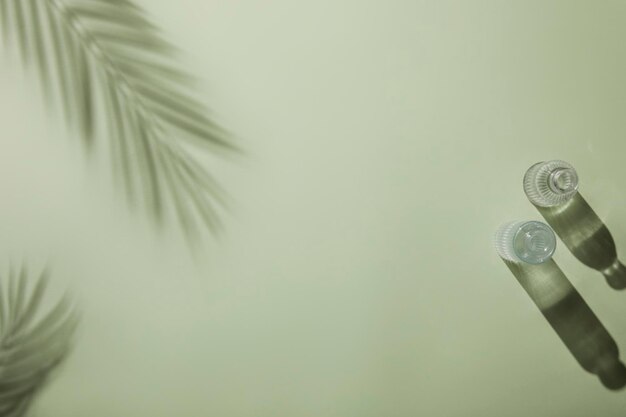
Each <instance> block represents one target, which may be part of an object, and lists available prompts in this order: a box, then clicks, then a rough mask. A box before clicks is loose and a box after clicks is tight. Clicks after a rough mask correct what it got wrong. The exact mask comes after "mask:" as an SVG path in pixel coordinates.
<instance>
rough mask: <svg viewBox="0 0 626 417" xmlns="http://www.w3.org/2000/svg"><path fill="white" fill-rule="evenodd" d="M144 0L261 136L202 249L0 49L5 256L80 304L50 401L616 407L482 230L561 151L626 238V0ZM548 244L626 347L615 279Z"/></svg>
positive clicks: (212, 406) (91, 409) (174, 412)
mask: <svg viewBox="0 0 626 417" xmlns="http://www.w3.org/2000/svg"><path fill="white" fill-rule="evenodd" d="M141 3H142V4H143V5H144V6H145V7H146V8H147V9H148V10H149V11H150V12H151V15H152V16H153V17H154V18H155V20H156V21H157V23H158V24H159V25H160V26H162V27H163V28H164V29H165V31H166V35H167V36H166V37H167V38H168V39H169V40H171V41H172V42H173V43H174V44H176V45H179V46H181V47H182V48H183V50H184V51H186V54H185V55H184V56H183V58H181V63H182V64H183V65H188V69H189V71H190V72H192V73H194V74H197V75H198V76H199V77H200V78H201V79H202V80H203V81H204V82H203V84H201V87H200V88H199V92H200V93H201V96H202V97H203V99H205V100H206V103H207V104H209V105H210V107H211V108H212V109H213V111H214V113H213V115H214V116H215V118H216V120H217V121H218V122H220V123H221V124H223V125H225V126H227V127H228V128H229V129H230V130H231V131H232V132H234V134H235V135H236V136H237V138H239V139H240V142H241V147H242V148H243V149H245V150H246V152H247V154H246V155H245V156H244V157H240V158H234V159H233V160H230V161H224V160H218V161H217V162H215V163H214V165H213V166H215V167H216V168H215V172H216V174H217V176H218V177H219V179H220V181H221V183H222V185H223V186H224V188H225V189H227V190H228V191H229V192H230V194H231V195H232V196H233V200H234V203H233V208H232V210H231V213H230V215H229V216H227V217H226V218H225V219H224V222H225V232H224V234H223V235H222V237H220V238H219V239H218V240H216V241H215V242H213V243H211V244H209V245H208V247H207V249H206V251H205V252H206V256H204V258H205V259H204V261H203V262H201V263H200V264H199V265H196V264H194V262H193V261H192V259H191V258H190V256H189V255H188V251H187V248H186V246H185V243H184V241H183V239H182V238H180V237H179V236H178V235H176V234H175V233H174V232H171V231H168V230H165V231H164V232H159V233H157V232H155V231H154V228H153V227H152V225H151V224H150V222H149V221H148V219H143V218H142V217H141V214H136V215H134V216H133V215H129V214H128V212H127V210H126V209H125V207H124V205H123V203H122V202H121V201H120V199H118V198H115V197H116V195H117V194H116V193H115V191H114V190H113V187H112V186H111V185H110V184H109V180H108V177H109V176H108V172H107V170H109V165H108V163H107V162H106V161H105V160H101V158H100V155H101V154H95V155H96V156H95V157H93V158H92V159H91V160H90V161H89V162H88V163H86V162H85V159H84V158H83V155H82V151H81V149H80V147H79V146H76V143H73V142H78V140H79V139H76V140H74V141H72V140H68V137H71V136H70V135H68V133H67V131H66V130H65V128H64V126H63V121H62V118H61V117H59V116H60V115H59V114H57V115H55V116H50V115H49V114H48V113H47V111H46V107H45V106H44V105H43V104H42V101H41V98H40V96H39V92H38V91H39V89H38V88H37V85H36V83H37V81H36V80H37V78H36V74H35V73H30V74H25V73H24V72H23V71H22V69H21V67H20V65H19V55H18V54H17V53H15V52H13V53H10V54H5V53H2V54H0V57H1V58H0V59H1V60H2V61H1V66H0V124H1V126H2V134H1V135H0V196H1V201H2V203H1V204H0V253H3V254H7V255H6V257H7V258H9V257H13V255H15V256H21V255H23V254H24V253H28V254H30V253H33V252H34V253H35V254H40V255H41V256H42V257H50V258H53V259H55V262H56V264H55V266H56V271H57V272H56V273H55V277H56V278H59V279H57V280H56V281H55V286H58V287H59V289H60V288H64V287H70V288H72V289H73V291H74V292H75V295H76V298H77V299H79V300H80V301H81V304H82V310H83V314H84V318H83V321H82V325H81V329H80V331H79V332H78V335H77V338H78V342H77V345H76V348H75V350H74V352H73V354H72V356H71V357H70V359H69V361H68V362H67V364H66V365H65V366H64V368H63V369H62V372H61V373H60V374H59V376H58V378H57V379H56V380H55V381H54V384H51V385H50V387H49V388H48V389H47V390H46V391H45V393H44V395H43V396H42V397H41V398H40V400H39V401H38V403H37V404H36V409H35V410H34V411H36V415H41V416H49V417H57V416H58V417H84V416H89V417H111V416H120V417H121V416H123V417H144V416H145V417H147V416H150V417H165V416H167V417H171V416H181V417H186V416H224V417H260V416H268V417H282V416H285V417H287V416H288V417H309V416H310V417H322V416H323V417H349V416H354V417H381V416H385V417H396V416H398V417H413V416H429V417H430V416H432V417H439V416H441V417H448V416H463V417H474V416H476V417H491V416H494V417H496V416H497V417H500V416H507V417H508V416H512V417H517V416H520V417H527V416H533V417H554V416H568V417H577V416H580V417H587V416H591V415H601V416H603V417H613V416H614V417H623V415H624V410H626V397H625V395H626V393H625V392H618V393H613V392H609V391H607V390H606V389H605V388H603V387H602V386H601V384H600V383H599V382H598V380H597V378H595V377H594V376H592V375H590V374H587V373H586V372H585V371H583V370H582V368H581V367H580V366H579V365H578V364H577V363H576V361H575V360H574V359H573V357H572V356H571V355H570V354H569V352H568V351H567V350H566V348H565V346H564V345H563V344H562V343H561V341H560V340H559V339H558V337H557V336H556V334H555V333H554V332H553V330H552V329H551V328H550V327H549V325H548V324H547V322H546V321H545V319H544V318H543V316H542V315H541V313H540V312H539V311H538V310H537V308H536V307H535V305H534V304H533V303H532V301H531V300H530V299H529V297H528V295H527V294H526V293H525V292H524V290H523V289H522V287H521V286H520V285H519V283H518V282H517V281H516V280H515V278H514V277H513V275H512V274H511V272H510V271H509V270H508V268H507V267H506V266H505V265H504V263H503V262H502V261H501V260H500V259H499V258H498V257H497V256H496V254H495V252H494V250H493V248H492V244H491V239H492V234H493V232H494V231H495V229H496V228H497V227H498V226H499V225H500V224H501V223H503V222H505V221H509V220H516V219H522V220H525V219H535V220H540V219H541V216H540V215H539V213H538V212H537V211H536V209H535V208H534V207H532V205H530V204H529V203H528V201H527V200H526V197H525V195H524V193H523V190H522V177H523V174H524V172H525V170H526V169H527V168H528V167H529V166H530V165H532V164H533V163H534V162H537V161H541V160H548V159H557V158H558V159H564V160H566V161H568V162H570V163H572V164H573V165H574V166H575V167H576V169H577V171H578V174H579V176H580V191H581V193H582V194H583V195H584V197H585V199H586V200H587V202H588V203H589V204H590V205H591V206H592V207H593V209H594V210H595V211H596V213H597V214H598V215H599V216H600V218H601V219H602V220H603V221H604V222H605V223H606V224H607V226H608V227H609V229H610V230H611V232H612V233H613V236H614V238H615V240H616V243H617V248H618V252H620V254H621V255H622V257H625V256H626V211H624V207H625V206H626V164H624V155H626V152H625V151H626V141H625V140H624V137H625V135H626V123H625V122H624V120H625V118H624V114H625V113H626V99H625V98H626V48H624V40H625V39H626V24H625V23H626V3H624V2H621V1H591V0H587V1H565V0H564V1H544V0H542V1H538V0H537V1H482V0H481V1H455V2H452V1H434V0H433V1H429V2H422V1H416V0H406V1H401V0H390V1H381V0H379V1H368V0H360V1H357V0H318V1H303V0H267V1H257V0H240V1H226V0H221V1H220V0H178V1H175V2H174V1H169V0H150V1H147V0H144V1H142V2H141ZM2 52H4V51H2ZM96 128H97V129H101V128H102V126H97V127H96ZM215 164H218V165H217V166H216V165H215ZM95 165H102V167H101V169H93V166H95ZM559 244H560V242H559ZM3 256H5V255H3ZM555 260H556V261H557V262H558V264H559V265H560V267H561V268H562V269H563V271H564V272H565V273H566V274H567V275H568V277H569V279H570V280H571V281H572V282H573V284H574V286H575V287H576V288H577V289H578V291H579V292H580V294H581V295H582V296H583V297H584V298H585V300H586V301H587V303H588V304H589V305H590V306H591V308H592V309H593V310H594V311H595V313H596V314H597V316H598V317H599V318H600V320H601V321H602V323H603V324H604V326H605V327H606V328H607V330H608V331H609V332H610V333H611V334H612V335H613V337H614V339H615V340H616V342H617V344H618V345H619V346H620V347H621V348H622V350H623V351H625V352H626V330H625V329H626V327H625V321H624V320H625V319H624V317H626V293H624V292H617V291H613V290H611V289H610V288H609V287H608V286H607V285H606V283H605V280H604V278H602V276H601V275H600V274H598V273H596V272H594V271H592V270H590V269H588V268H586V267H584V266H583V265H582V264H580V263H579V262H578V261H577V260H576V259H575V258H574V257H573V256H572V255H571V254H570V253H569V252H567V251H566V250H565V247H564V246H563V245H560V246H558V247H557V252H556V255H555ZM63 277H65V280H64V279H63ZM622 356H623V357H626V356H625V355H622Z"/></svg>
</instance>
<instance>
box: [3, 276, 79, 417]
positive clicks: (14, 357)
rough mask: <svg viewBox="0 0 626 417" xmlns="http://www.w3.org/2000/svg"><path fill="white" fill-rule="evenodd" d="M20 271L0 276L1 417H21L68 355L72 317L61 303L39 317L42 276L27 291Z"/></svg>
mask: <svg viewBox="0 0 626 417" xmlns="http://www.w3.org/2000/svg"><path fill="white" fill-rule="evenodd" d="M28 281H29V274H28V271H27V270H26V268H25V267H22V269H21V271H13V272H10V273H9V274H8V277H7V276H1V277H0V416H3V417H21V416H24V415H25V414H26V412H27V411H28V408H29V407H30V405H31V403H32V401H33V399H34V397H35V396H36V394H37V393H38V392H39V391H40V390H41V388H42V387H43V386H44V385H45V383H46V382H47V380H48V379H49V377H50V374H51V373H52V372H53V371H54V370H55V369H56V368H57V367H58V365H59V364H60V363H61V362H62V361H63V360H64V359H65V357H66V356H67V354H68V352H69V349H70V344H71V340H72V335H73V333H74V330H75V328H76V324H77V316H76V314H75V313H74V312H73V310H72V308H71V306H70V303H69V301H68V300H67V299H66V298H63V299H61V300H60V301H59V302H58V303H57V304H56V305H55V306H54V307H53V308H52V309H50V311H49V312H48V313H47V314H45V315H43V314H41V313H40V309H41V304H42V301H43V298H44V295H45V292H46V284H47V281H48V274H47V272H45V271H44V272H43V273H41V275H40V276H39V277H38V279H37V280H36V282H35V283H34V284H33V285H32V289H31V290H30V291H29V289H28V287H29V284H28Z"/></svg>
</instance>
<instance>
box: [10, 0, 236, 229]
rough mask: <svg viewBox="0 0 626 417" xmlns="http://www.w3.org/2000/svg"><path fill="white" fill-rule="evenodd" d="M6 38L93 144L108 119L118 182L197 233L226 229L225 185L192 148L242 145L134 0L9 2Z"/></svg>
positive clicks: (133, 199)
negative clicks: (197, 94) (210, 111)
mask: <svg viewBox="0 0 626 417" xmlns="http://www.w3.org/2000/svg"><path fill="white" fill-rule="evenodd" d="M0 13H1V15H2V20H1V22H2V27H3V31H2V32H3V35H4V38H5V40H9V39H11V40H14V41H15V42H14V43H16V44H17V45H18V47H19V50H20V54H21V57H22V60H23V62H24V64H25V65H26V66H34V67H36V69H37V72H38V73H39V77H40V79H41V84H42V86H43V90H44V93H45V96H46V97H47V99H48V101H50V99H51V98H54V101H57V102H60V103H61V104H62V108H63V111H64V114H65V117H66V120H67V122H68V124H69V125H70V126H73V127H74V128H75V129H77V130H78V132H79V133H80V136H81V137H82V138H83V140H84V143H85V145H86V147H87V149H91V148H93V146H94V142H95V140H96V136H97V135H96V132H97V126H98V125H99V124H102V125H103V126H106V132H107V136H108V137H109V141H108V142H109V145H110V155H111V161H112V164H113V172H114V175H115V177H116V183H118V184H119V186H120V187H121V188H123V189H124V190H125V194H126V197H127V201H128V202H129V204H130V205H131V206H135V205H140V206H142V207H143V208H144V209H145V210H147V212H148V213H149V214H150V215H151V217H152V218H153V219H154V220H155V222H156V224H158V225H160V224H162V223H163V222H164V219H165V218H166V213H167V212H168V211H170V214H172V215H173V216H174V217H176V218H177V219H178V222H179V224H180V225H181V227H182V228H183V231H184V233H185V235H186V236H187V237H188V238H195V237H197V236H198V235H197V233H198V230H201V228H199V227H198V223H201V224H204V227H207V228H208V229H209V230H211V231H212V232H216V231H218V230H219V227H220V222H219V218H218V217H219V215H218V213H219V209H220V208H221V207H223V205H224V196H225V194H224V192H223V191H222V190H221V188H220V187H219V186H218V184H217V183H216V181H215V180H214V179H213V177H212V176H211V175H210V173H209V172H208V171H207V170H206V169H205V168H204V167H203V166H202V164H200V163H199V162H198V160H196V159H195V158H194V157H192V155H191V153H190V150H189V148H188V145H206V146H208V149H209V150H212V151H214V152H216V151H226V152H231V151H234V150H236V148H235V147H234V146H233V145H232V143H231V141H230V140H229V139H228V135H227V134H226V133H225V132H224V131H223V130H222V129H221V128H219V127H218V126H217V125H216V124H214V123H213V122H212V120H211V119H210V118H209V117H208V116H207V109H206V108H205V106H204V105H203V104H202V103H201V102H199V101H198V100H197V99H195V98H193V97H192V95H191V94H190V90H191V88H192V87H193V78H192V77H191V76H190V75H189V74H187V73H186V72H185V71H183V70H181V69H178V68H177V67H176V66H175V65H173V60H174V58H175V53H176V48H175V47H173V46H172V45H171V44H169V43H168V42H167V41H165V40H164V39H163V38H162V37H161V35H160V33H159V30H158V29H157V28H156V27H155V26H154V25H153V24H152V23H151V22H150V20H149V19H148V18H147V16H146V13H145V11H144V10H143V9H142V8H140V7H139V6H138V5H135V4H134V3H133V2H132V1H131V0H73V1H72V0H0Z"/></svg>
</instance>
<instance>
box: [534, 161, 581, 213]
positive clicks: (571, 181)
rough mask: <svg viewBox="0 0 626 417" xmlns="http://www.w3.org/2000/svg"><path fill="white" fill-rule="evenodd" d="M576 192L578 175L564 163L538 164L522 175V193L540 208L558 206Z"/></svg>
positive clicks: (570, 166)
mask: <svg viewBox="0 0 626 417" xmlns="http://www.w3.org/2000/svg"><path fill="white" fill-rule="evenodd" d="M577 191H578V174H576V170H575V169H574V167H573V166H572V165H570V164H568V163H567V162H565V161H558V160H554V161H547V162H539V163H537V164H535V165H533V166H531V167H530V168H529V169H528V171H526V174H525V175H524V192H525V193H526V196H527V197H528V199H529V200H530V201H531V202H532V203H533V204H535V205H537V206H540V207H554V206H559V205H561V204H563V203H565V202H566V201H568V200H569V199H570V198H572V197H573V196H574V194H576V192H577Z"/></svg>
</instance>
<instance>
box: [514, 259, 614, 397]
mask: <svg viewBox="0 0 626 417" xmlns="http://www.w3.org/2000/svg"><path fill="white" fill-rule="evenodd" d="M504 263H505V264H506V265H507V266H508V267H509V269H510V270H511V272H512V273H513V275H515V278H517V280H518V281H519V283H520V284H521V285H522V287H524V289H525V290H526V292H527V293H528V295H529V296H530V298H531V299H532V300H533V302H534V303H535V304H536V305H537V307H538V308H539V310H540V311H541V313H542V314H543V316H544V317H545V318H546V320H548V323H550V326H552V328H553V329H554V331H555V332H556V333H557V335H558V336H559V337H560V338H561V340H562V341H563V343H565V346H567V349H569V351H570V352H571V353H572V355H573V356H574V358H575V359H576V360H577V361H578V363H579V364H580V366H582V367H583V369H585V370H586V371H587V372H590V373H592V374H594V375H596V376H598V378H599V379H600V381H601V382H602V385H604V386H605V387H606V388H608V389H610V390H618V389H621V388H623V387H624V386H626V366H624V364H623V363H622V362H621V361H620V359H619V350H618V347H617V344H616V343H615V340H613V338H612V337H611V335H610V334H609V332H608V331H607V330H606V328H605V327H604V326H603V325H602V323H601V322H600V320H599V319H598V318H597V317H596V315H595V314H594V313H593V311H592V310H591V308H590V307H589V306H588V305H587V303H586V302H585V300H584V299H583V298H582V297H581V295H580V294H579V293H578V291H576V289H575V288H574V286H573V285H572V284H571V283H570V281H569V280H568V279H567V277H566V276H565V274H564V273H563V271H561V269H560V268H559V267H558V265H557V264H556V262H554V260H552V259H551V260H549V261H547V262H545V263H543V264H540V265H530V264H516V263H512V262H508V261H504Z"/></svg>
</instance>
